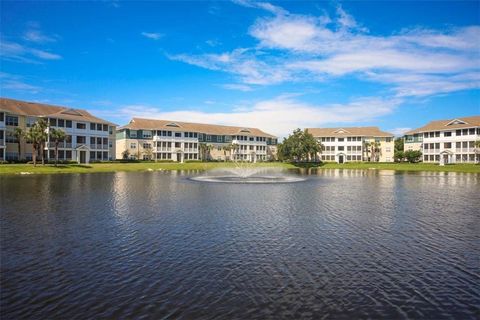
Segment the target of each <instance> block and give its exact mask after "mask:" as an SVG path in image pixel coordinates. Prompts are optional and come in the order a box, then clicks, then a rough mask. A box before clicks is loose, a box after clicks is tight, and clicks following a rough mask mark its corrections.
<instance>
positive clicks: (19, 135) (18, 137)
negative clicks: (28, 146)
mask: <svg viewBox="0 0 480 320" xmlns="http://www.w3.org/2000/svg"><path fill="white" fill-rule="evenodd" d="M13 136H14V137H15V139H16V140H17V143H18V160H21V158H22V140H23V138H24V137H25V132H24V131H23V129H21V128H15V130H14V131H13Z"/></svg>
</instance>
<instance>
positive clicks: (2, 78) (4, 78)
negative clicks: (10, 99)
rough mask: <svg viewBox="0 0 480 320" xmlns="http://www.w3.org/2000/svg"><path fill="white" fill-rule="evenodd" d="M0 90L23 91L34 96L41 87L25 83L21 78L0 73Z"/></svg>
mask: <svg viewBox="0 0 480 320" xmlns="http://www.w3.org/2000/svg"><path fill="white" fill-rule="evenodd" d="M0 88H1V89H3V90H6V89H8V90H13V91H24V92H28V93H32V94H36V93H38V92H40V91H41V90H42V88H41V87H38V86H35V85H31V84H28V83H26V82H25V81H24V80H23V78H22V77H21V76H18V75H13V74H10V73H5V72H0Z"/></svg>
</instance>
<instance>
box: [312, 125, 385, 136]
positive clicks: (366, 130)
mask: <svg viewBox="0 0 480 320" xmlns="http://www.w3.org/2000/svg"><path fill="white" fill-rule="evenodd" d="M307 130H308V132H310V133H311V134H312V135H313V136H314V137H351V136H363V137H393V136H394V135H393V134H392V133H389V132H385V131H381V130H380V129H379V128H378V127H342V128H308V129H307Z"/></svg>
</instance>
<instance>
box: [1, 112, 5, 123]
mask: <svg viewBox="0 0 480 320" xmlns="http://www.w3.org/2000/svg"><path fill="white" fill-rule="evenodd" d="M4 117H5V113H4V112H0V121H1V122H3V121H5V120H4Z"/></svg>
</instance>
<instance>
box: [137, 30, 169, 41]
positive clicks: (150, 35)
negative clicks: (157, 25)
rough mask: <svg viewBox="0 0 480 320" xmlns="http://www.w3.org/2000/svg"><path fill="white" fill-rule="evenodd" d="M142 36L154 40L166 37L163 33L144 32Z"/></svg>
mask: <svg viewBox="0 0 480 320" xmlns="http://www.w3.org/2000/svg"><path fill="white" fill-rule="evenodd" d="M141 35H142V36H144V37H146V38H149V39H152V40H160V39H161V38H163V36H164V34H163V33H158V32H142V33H141Z"/></svg>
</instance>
